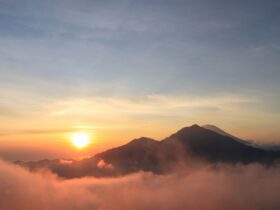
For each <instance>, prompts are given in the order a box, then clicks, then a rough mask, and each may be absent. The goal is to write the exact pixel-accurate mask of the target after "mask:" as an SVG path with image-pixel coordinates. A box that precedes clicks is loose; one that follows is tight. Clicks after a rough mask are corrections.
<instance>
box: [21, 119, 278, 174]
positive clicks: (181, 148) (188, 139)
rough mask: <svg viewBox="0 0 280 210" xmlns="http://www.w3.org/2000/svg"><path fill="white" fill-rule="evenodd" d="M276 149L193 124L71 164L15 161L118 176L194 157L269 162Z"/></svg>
mask: <svg viewBox="0 0 280 210" xmlns="http://www.w3.org/2000/svg"><path fill="white" fill-rule="evenodd" d="M279 158H280V152H276V151H266V150H263V149H261V148H254V147H251V146H250V145H247V144H246V143H243V142H240V141H238V140H236V139H235V138H232V137H230V136H227V135H221V134H220V133H218V132H214V131H212V130H209V129H206V128H203V127H200V126H199V125H197V124H194V125H192V126H189V127H184V128H182V129H180V130H178V131H177V132H175V133H174V134H171V135H170V136H169V137H167V138H165V139H162V140H160V141H158V140H154V139H152V138H148V137H140V138H136V139H133V140H132V141H130V142H128V143H127V144H124V145H121V146H119V147H115V148H111V149H108V150H106V151H104V152H101V153H98V154H96V155H93V156H91V157H90V158H86V159H83V160H79V161H75V160H73V161H72V162H71V164H62V163H60V161H57V160H56V161H51V160H50V161H43V162H42V161H41V162H40V161H38V162H36V161H35V162H34V161H33V162H17V164H19V165H22V166H24V167H27V168H29V169H31V170H38V169H40V168H42V167H46V168H48V169H50V170H51V171H52V172H54V173H56V174H57V175H58V176H61V177H65V178H75V177H82V176H96V177H104V176H119V175H124V174H129V173H134V172H138V171H150V172H153V173H156V174H162V173H167V172H168V171H170V170H171V169H172V168H173V167H174V166H176V164H177V163H179V162H180V163H183V164H185V165H187V164H188V163H190V162H191V161H193V160H195V159H197V160H201V161H204V162H207V163H210V164H212V163H218V162H227V163H232V164H235V163H243V164H248V163H253V162H258V163H261V164H266V165H271V164H273V163H274V162H275V160H278V159H279Z"/></svg>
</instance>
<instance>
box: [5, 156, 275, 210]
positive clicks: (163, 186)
mask: <svg viewBox="0 0 280 210" xmlns="http://www.w3.org/2000/svg"><path fill="white" fill-rule="evenodd" d="M279 179H280V168H279V167H271V168H266V167H264V166H262V165H258V164H251V165H236V166H232V165H225V164H223V165H216V167H209V166H206V165H205V166H199V167H196V168H195V169H194V170H193V171H192V172H191V170H185V169H184V168H181V169H178V170H177V172H174V173H172V174H169V175H155V174H152V173H146V172H139V173H135V174H132V175H128V176H123V177H118V178H92V177H83V178H79V179H67V180H64V179H61V178H58V177H57V176H56V175H54V174H52V173H51V172H49V171H40V172H36V173H34V172H29V171H27V170H26V169H24V168H21V167H19V166H16V165H13V164H11V163H7V162H4V161H0V209H1V210H19V209H20V210H38V209H41V210H61V209H67V210H72V209H73V210H74V209H83V210H95V209H98V210H112V209H113V210H143V209H145V210H155V209H166V210H170V209H175V210H181V209H193V210H203V209H205V210H219V209H220V210H222V209H227V210H233V209H246V210H251V209H252V210H258V209H260V210H261V209H270V210H273V209H275V210H276V209H279V208H280V201H279V194H280V182H279Z"/></svg>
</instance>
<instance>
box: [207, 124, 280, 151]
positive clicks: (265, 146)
mask: <svg viewBox="0 0 280 210" xmlns="http://www.w3.org/2000/svg"><path fill="white" fill-rule="evenodd" d="M202 127H203V128H206V129H208V130H211V131H214V132H216V133H219V134H221V135H223V136H228V137H231V138H233V139H235V140H236V141H239V142H240V143H243V144H246V145H249V146H251V147H255V148H259V149H264V150H268V151H280V145H279V144H257V143H253V142H252V141H245V140H243V139H240V138H238V137H236V136H233V135H231V134H229V133H227V132H225V131H224V130H222V129H220V128H218V127H217V126H215V125H209V124H208V125H203V126H202Z"/></svg>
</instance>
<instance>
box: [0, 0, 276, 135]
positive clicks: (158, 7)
mask: <svg viewBox="0 0 280 210" xmlns="http://www.w3.org/2000/svg"><path fill="white" fill-rule="evenodd" d="M279 9H280V3H279V2H278V1H276V0H266V1H264V0H263V1H260V0H254V1H249V0H246V1H241V0H237V1H229V0H211V1H208V0H207V1H206V0H185V1H179V0H172V1H171V0H169V1H167V0H166V1H165V0H162V1H161V0H158V1H145V0H143V1H133V0H123V1H121V0H120V1H106V0H102V1H101V0H100V1H99V0H96V1H95V0H80V1H74V0H68V1H66V0H65V1H64V0H61V1H53V0H50V1H38V0H26V1H24V0H0V46H1V47H0V88H1V90H2V91H1V95H0V97H1V103H0V116H2V117H3V119H4V120H5V121H7V124H5V125H2V126H1V129H0V130H1V132H2V133H11V132H14V130H18V129H27V130H28V129H31V130H32V129H39V128H37V127H38V124H36V123H35V122H36V121H38V120H39V119H45V118H46V119H45V121H48V122H49V123H47V124H46V125H43V124H42V126H46V127H47V128H50V127H51V128H53V127H56V126H57V125H58V123H59V122H60V121H59V120H61V119H52V120H50V119H49V117H48V116H45V115H44V114H42V113H46V112H50V113H58V112H59V113H68V112H64V111H65V110H66V108H65V107H64V108H61V107H60V106H61V104H64V105H65V104H67V106H69V104H71V103H73V104H75V106H81V107H80V110H82V109H85V107H84V106H86V108H87V109H95V107H102V106H103V107H104V106H107V105H109V104H111V105H112V104H113V106H114V108H112V107H111V108H112V110H114V113H115V112H121V113H123V109H124V108H127V110H131V111H129V112H125V113H124V114H123V115H121V116H122V117H123V118H125V119H128V120H129V122H131V120H132V121H134V122H136V124H137V123H140V122H141V123H142V124H141V125H142V126H143V127H145V126H144V125H145V122H147V121H149V122H150V123H151V125H153V126H156V124H162V125H164V126H165V127H168V126H169V127H168V128H169V130H172V129H174V127H175V126H179V127H180V126H182V125H185V124H186V125H187V124H191V123H192V122H193V123H197V122H198V123H206V122H208V123H216V124H217V123H218V124H219V125H222V127H225V128H227V129H228V130H230V131H234V132H240V134H241V135H243V136H244V137H246V138H247V137H248V138H251V137H252V138H257V139H264V138H267V139H271V140H280V139H279V138H280V134H279V128H280V127H279V119H280V111H279V106H280V97H279V91H280V70H279V66H280V59H279V58H280V38H279V37H280V27H279V23H280V14H279ZM112 100H115V101H113V102H112ZM77 101H79V102H77ZM81 101H83V102H84V101H86V102H85V104H86V105H85V104H84V103H82V104H83V105H80V104H81ZM96 101H97V102H100V103H99V104H98V105H96V103H97V102H96ZM170 101H175V102H176V106H175V105H174V103H170ZM92 103H94V104H95V105H92ZM139 103H140V104H141V105H143V106H144V108H143V107H138V104H139ZM58 104H59V105H58ZM77 104H79V105H77ZM124 104H126V105H125V106H124ZM127 104H130V106H129V108H128V107H127ZM178 104H179V105H178ZM46 106H47V107H46ZM65 106H66V105H65ZM73 106H74V105H73ZM91 106H92V107H91ZM159 106H161V109H160V112H159V111H156V110H157V107H159ZM50 107H51V108H50ZM58 107H60V108H61V109H63V110H64V111H63V112H61V110H59V108H58ZM147 107H148V108H147ZM174 107H175V108H174ZM111 108H110V110H111ZM136 108H138V110H135V109H136ZM97 109H98V110H99V108H97ZM139 109H140V111H139ZM142 109H143V110H145V111H147V112H145V111H143V110H142ZM68 110H72V109H70V108H68ZM132 110H134V111H132ZM137 111H139V113H140V114H139V113H138V112H137ZM76 112H77V110H76ZM112 112H113V111H112ZM79 113H80V112H79ZM100 113H102V111H100ZM83 114H84V115H83ZM83 114H81V115H80V116H79V117H77V116H76V115H75V116H74V117H73V115H70V116H68V117H69V118H71V120H72V121H71V122H72V123H74V122H75V120H76V121H77V122H79V123H80V124H90V123H89V122H92V123H93V124H94V125H102V126H103V125H105V124H106V126H107V127H108V125H113V124H114V123H113V122H112V121H111V119H108V118H109V117H107V118H106V117H101V116H99V117H100V119H99V118H98V117H97V118H96V113H91V114H92V116H91V117H88V116H89V113H83ZM42 115H43V116H45V118H44V117H41V118H40V117H39V116H42ZM26 116H31V117H30V119H29V120H27V119H26V118H27V117H26ZM113 116H114V115H113ZM117 116H118V115H117ZM222 116H223V117H222ZM66 118H67V117H65V118H63V120H65V119H66ZM101 118H102V119H101ZM105 118H106V119H105ZM67 119H68V118H67ZM154 119H156V120H154ZM170 121H172V122H174V124H172V126H173V127H172V126H171V123H169V122H170ZM54 122H56V123H54ZM277 123H278V124H277ZM14 124H17V126H18V125H21V126H18V127H17V128H14V129H11V127H13V125H14ZM27 124H28V125H29V126H26V125H27ZM22 125H24V126H22ZM35 125H36V126H35ZM67 126H70V124H68V125H67ZM164 126H163V127H164ZM163 127H159V128H158V129H159V130H160V129H162V128H163ZM165 127H164V128H165ZM259 128H263V129H264V130H266V131H263V132H260V131H258V130H259ZM65 129H66V130H67V129H68V128H65ZM169 130H168V131H169ZM257 131H258V132H257ZM146 133H147V134H150V133H149V132H148V131H147V132H146ZM163 133H164V132H163ZM249 133H251V134H249ZM252 133H254V134H252ZM164 134H165V133H164ZM162 135H163V134H162Z"/></svg>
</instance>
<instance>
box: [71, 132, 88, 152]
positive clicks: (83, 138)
mask: <svg viewBox="0 0 280 210" xmlns="http://www.w3.org/2000/svg"><path fill="white" fill-rule="evenodd" d="M71 140H72V144H73V145H74V146H75V147H77V148H79V149H82V148H84V147H86V146H87V145H88V144H89V143H90V137H89V135H88V134H87V133H74V134H72V135H71Z"/></svg>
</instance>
